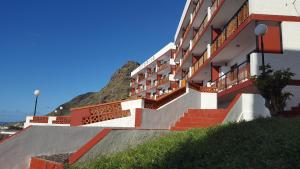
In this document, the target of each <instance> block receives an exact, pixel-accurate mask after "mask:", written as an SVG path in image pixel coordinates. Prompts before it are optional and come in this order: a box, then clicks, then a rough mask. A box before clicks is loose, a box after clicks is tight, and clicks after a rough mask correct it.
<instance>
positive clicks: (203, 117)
mask: <svg viewBox="0 0 300 169" xmlns="http://www.w3.org/2000/svg"><path fill="white" fill-rule="evenodd" d="M227 112H228V111H227V110H226V109H212V110H205V109H189V110H188V111H187V112H186V113H184V116H183V117H181V118H180V119H179V121H177V122H176V123H175V125H174V126H173V127H171V130H177V131H181V130H188V129H192V128H207V127H212V126H216V125H218V124H221V123H222V122H223V120H224V119H225V117H226V115H227Z"/></svg>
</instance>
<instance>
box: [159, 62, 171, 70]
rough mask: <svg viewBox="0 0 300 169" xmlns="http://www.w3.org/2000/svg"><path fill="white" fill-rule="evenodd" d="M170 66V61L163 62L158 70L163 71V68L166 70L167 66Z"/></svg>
mask: <svg viewBox="0 0 300 169" xmlns="http://www.w3.org/2000/svg"><path fill="white" fill-rule="evenodd" d="M170 67H171V66H170V62H167V63H164V64H162V65H160V66H159V68H158V70H157V72H161V71H163V70H165V69H167V68H170Z"/></svg>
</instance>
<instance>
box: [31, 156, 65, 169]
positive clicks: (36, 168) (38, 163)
mask: <svg viewBox="0 0 300 169" xmlns="http://www.w3.org/2000/svg"><path fill="white" fill-rule="evenodd" d="M29 169H64V164H61V163H57V162H54V161H49V160H45V159H41V158H37V157H32V158H31V161H30V167H29Z"/></svg>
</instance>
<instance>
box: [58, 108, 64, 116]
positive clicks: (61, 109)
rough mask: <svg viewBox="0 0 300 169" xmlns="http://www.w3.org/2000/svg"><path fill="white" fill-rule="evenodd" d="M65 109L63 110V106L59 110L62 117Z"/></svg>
mask: <svg viewBox="0 0 300 169" xmlns="http://www.w3.org/2000/svg"><path fill="white" fill-rule="evenodd" d="M63 109H64V108H63V107H62V106H60V107H59V110H60V115H62V114H63V113H62V111H63Z"/></svg>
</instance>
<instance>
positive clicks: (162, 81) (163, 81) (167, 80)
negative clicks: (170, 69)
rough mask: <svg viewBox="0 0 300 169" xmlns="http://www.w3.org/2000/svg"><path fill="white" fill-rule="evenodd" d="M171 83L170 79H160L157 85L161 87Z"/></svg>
mask: <svg viewBox="0 0 300 169" xmlns="http://www.w3.org/2000/svg"><path fill="white" fill-rule="evenodd" d="M169 81H170V80H169V77H165V78H163V79H159V80H158V83H157V85H158V86H160V85H163V84H166V83H168V82H169Z"/></svg>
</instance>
